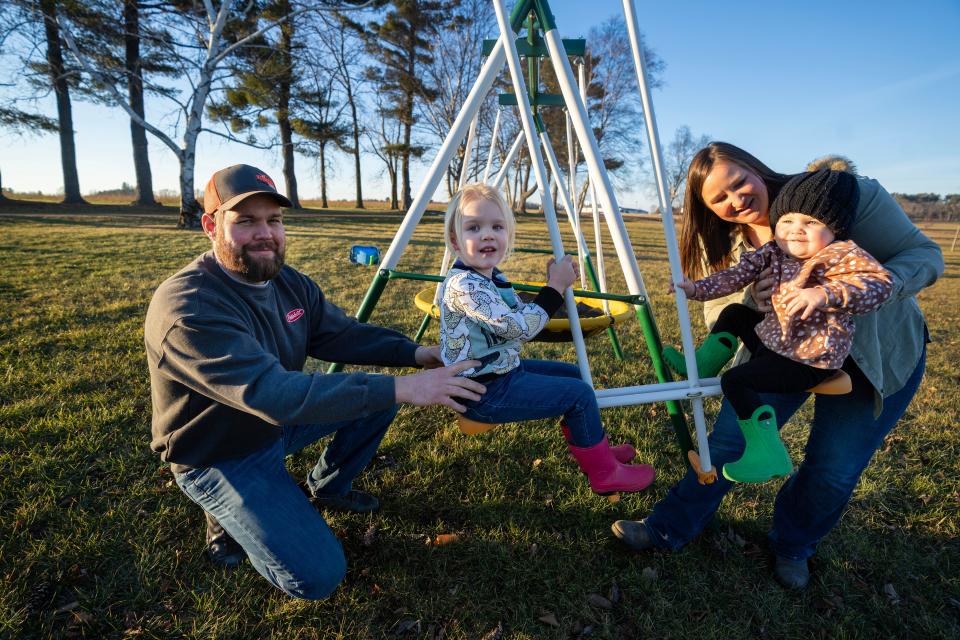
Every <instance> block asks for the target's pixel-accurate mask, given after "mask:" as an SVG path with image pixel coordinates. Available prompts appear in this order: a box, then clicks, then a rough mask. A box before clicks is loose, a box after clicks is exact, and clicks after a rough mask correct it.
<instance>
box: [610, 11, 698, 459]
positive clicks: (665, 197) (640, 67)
mask: <svg viewBox="0 0 960 640" xmlns="http://www.w3.org/2000/svg"><path fill="white" fill-rule="evenodd" d="M623 12H624V16H625V18H626V23H627V35H628V37H629V40H630V48H631V50H632V52H633V64H634V68H635V69H636V72H637V83H638V85H639V86H640V98H641V100H642V101H643V119H644V121H645V123H646V126H647V139H648V141H649V143H650V156H651V157H652V159H653V171H654V174H655V175H656V178H657V194H658V196H659V199H660V211H661V216H660V221H661V223H662V225H663V235H664V238H665V240H666V245H667V258H668V261H669V264H670V277H671V278H672V279H673V281H674V282H675V283H676V282H680V281H681V280H682V279H683V272H682V269H681V267H680V251H679V248H678V245H677V236H676V230H675V229H674V226H673V209H672V208H671V205H670V196H669V191H668V190H667V181H666V176H665V174H664V171H663V161H662V158H663V154H662V152H661V148H660V136H659V134H658V133H657V117H656V115H655V114H654V111H653V101H652V100H651V99H650V87H649V83H648V82H647V65H646V60H645V59H644V55H643V47H642V46H641V43H640V27H639V25H638V23H637V13H636V11H635V8H634V5H633V0H623ZM674 295H675V298H676V302H677V316H678V320H679V324H680V339H681V344H682V345H683V355H684V359H685V361H686V363H687V379H688V380H689V382H690V386H691V387H695V386H698V385H699V384H700V373H699V371H697V360H696V351H695V348H694V344H693V332H692V331H691V329H690V311H689V309H688V308H687V297H686V295H685V294H684V292H683V290H682V289H681V288H680V287H675V293H674ZM693 415H694V424H695V426H696V431H697V444H698V447H699V449H700V461H701V463H702V464H703V466H704V468H703V471H709V470H710V468H711V465H710V449H709V447H708V446H707V429H706V424H705V421H704V417H703V401H702V400H701V399H699V398H695V399H694V400H693Z"/></svg>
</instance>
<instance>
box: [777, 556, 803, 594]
mask: <svg viewBox="0 0 960 640" xmlns="http://www.w3.org/2000/svg"><path fill="white" fill-rule="evenodd" d="M773 577H774V578H776V579H777V582H779V583H780V584H781V585H782V586H783V587H785V588H787V589H805V588H806V586H807V583H808V582H810V567H809V566H808V565H807V561H806V559H804V560H790V559H789V558H781V557H780V556H776V563H775V564H774V567H773Z"/></svg>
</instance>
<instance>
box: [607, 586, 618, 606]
mask: <svg viewBox="0 0 960 640" xmlns="http://www.w3.org/2000/svg"><path fill="white" fill-rule="evenodd" d="M607 600H609V601H610V602H612V603H613V604H617V603H618V602H620V587H619V586H618V585H617V581H616V580H614V581H613V582H611V583H610V591H609V592H608V593H607Z"/></svg>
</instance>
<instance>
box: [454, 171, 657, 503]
mask: <svg viewBox="0 0 960 640" xmlns="http://www.w3.org/2000/svg"><path fill="white" fill-rule="evenodd" d="M515 226H516V224H515V221H514V217H513V212H512V211H511V210H510V209H509V208H508V207H507V206H506V205H505V204H504V202H503V200H502V199H501V198H500V195H499V194H498V193H497V192H496V190H494V189H493V188H491V187H489V186H487V185H485V184H470V185H467V186H465V187H464V188H463V189H462V190H461V191H460V192H459V193H457V194H456V195H455V196H454V197H453V199H452V200H451V201H450V205H449V206H448V207H447V213H446V218H445V220H444V239H445V240H446V243H447V247H448V248H449V249H450V252H451V254H453V255H455V256H457V261H456V262H455V263H454V265H453V266H452V267H451V268H450V271H449V272H448V273H447V278H446V280H444V282H443V284H442V285H441V296H440V299H441V305H440V348H441V355H442V357H443V361H444V364H445V365H449V364H453V363H454V362H460V361H462V360H479V361H480V362H482V363H483V364H482V365H481V366H480V367H477V368H474V369H468V370H466V371H465V372H464V375H466V376H468V377H470V378H473V379H474V380H477V381H479V382H482V383H483V384H484V385H485V386H486V387H487V392H486V393H485V394H484V395H483V396H482V398H481V399H480V400H476V401H469V400H464V401H463V404H464V405H466V407H467V410H466V411H465V412H464V416H465V417H467V418H469V419H471V420H476V421H479V422H488V423H499V422H518V421H523V420H536V419H539V418H550V417H554V416H563V420H562V422H561V426H562V428H563V434H564V437H565V438H566V440H567V444H568V447H569V449H570V453H571V454H572V455H573V457H574V459H575V460H576V461H577V464H579V466H580V470H581V471H583V473H585V474H586V475H587V478H588V480H589V482H590V487H591V488H592V489H593V491H594V492H596V493H599V494H607V493H612V492H615V491H640V490H641V489H644V488H646V487H647V486H649V485H650V483H651V482H653V478H654V475H655V473H654V470H653V467H651V466H650V465H645V464H642V465H630V464H624V463H626V462H629V461H630V460H632V459H633V458H634V456H635V455H636V451H635V450H634V448H633V447H632V446H630V445H629V444H623V445H620V446H617V447H611V446H610V445H609V443H608V442H607V436H606V434H605V433H604V430H603V425H602V424H601V423H600V410H599V408H598V406H597V399H596V395H595V394H594V391H593V389H591V388H590V386H589V385H588V384H586V383H585V382H584V381H583V380H581V379H580V372H579V370H578V369H577V367H575V366H573V365H571V364H568V363H565V362H553V361H545V360H525V359H521V358H520V345H522V344H523V343H524V342H527V341H528V340H531V339H532V338H533V337H534V336H536V335H537V334H538V333H539V332H540V330H541V329H543V327H544V325H546V323H547V320H549V319H550V316H551V315H553V313H554V312H555V311H557V310H558V309H559V308H560V307H561V306H562V305H563V291H564V290H565V289H566V288H567V287H569V286H571V285H572V284H573V283H574V282H575V281H576V279H577V277H578V274H577V267H576V264H575V263H574V262H573V261H572V260H571V259H570V257H569V256H566V257H564V258H563V260H561V261H560V262H556V261H554V259H552V258H551V259H550V260H549V261H548V262H547V284H546V286H544V287H543V289H541V290H540V293H538V294H537V297H536V298H534V299H533V301H532V302H529V303H524V302H522V301H521V300H519V299H518V297H517V295H516V293H515V292H514V290H513V288H512V287H511V285H510V282H509V281H508V280H507V279H506V277H505V276H504V275H503V273H502V272H501V271H500V270H499V269H497V265H498V264H500V262H501V261H502V260H503V259H505V258H506V257H507V256H508V255H509V254H510V251H511V250H512V248H513V243H514V230H515Z"/></svg>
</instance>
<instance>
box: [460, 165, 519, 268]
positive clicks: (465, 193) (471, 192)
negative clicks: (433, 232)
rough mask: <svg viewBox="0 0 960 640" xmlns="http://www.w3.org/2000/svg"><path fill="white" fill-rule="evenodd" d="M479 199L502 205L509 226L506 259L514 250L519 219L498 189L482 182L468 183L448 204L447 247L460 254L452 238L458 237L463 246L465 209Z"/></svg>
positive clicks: (504, 257) (504, 255)
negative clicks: (461, 229)
mask: <svg viewBox="0 0 960 640" xmlns="http://www.w3.org/2000/svg"><path fill="white" fill-rule="evenodd" d="M477 200H486V201H487V202H492V203H493V204H495V205H497V206H498V207H500V211H502V212H503V219H504V221H505V222H506V227H507V246H506V248H505V249H504V252H503V259H504V260H506V259H507V258H509V257H510V254H511V253H512V252H513V243H514V242H515V240H516V234H517V221H516V218H514V217H513V210H512V209H511V208H510V207H508V206H507V204H506V203H505V202H504V201H503V198H502V197H500V194H499V193H498V192H497V190H496V189H494V188H493V187H491V186H490V185H487V184H484V183H482V182H474V183H471V184H466V185H464V186H463V189H460V191H458V192H457V193H455V194H454V196H453V197H452V198H451V199H450V204H448V205H447V213H446V214H445V215H444V219H443V230H444V234H443V240H444V242H446V243H447V249H449V250H450V254H451V255H455V256H456V255H459V254H458V253H457V250H456V249H455V248H454V246H453V241H452V238H456V239H457V244H459V245H460V246H463V239H462V238H461V237H460V227H461V224H462V222H463V209H464V207H466V206H467V205H468V204H470V203H471V202H476V201H477Z"/></svg>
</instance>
